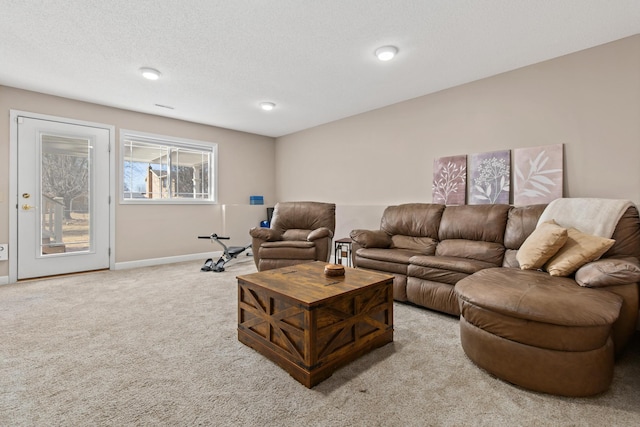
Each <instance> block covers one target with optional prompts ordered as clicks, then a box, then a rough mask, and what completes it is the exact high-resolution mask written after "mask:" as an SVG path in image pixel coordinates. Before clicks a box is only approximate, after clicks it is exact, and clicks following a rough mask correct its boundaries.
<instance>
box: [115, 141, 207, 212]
mask: <svg viewBox="0 0 640 427" xmlns="http://www.w3.org/2000/svg"><path fill="white" fill-rule="evenodd" d="M128 141H134V142H141V143H145V144H154V145H157V146H160V147H170V148H177V149H187V150H196V151H202V152H205V153H207V154H209V153H210V156H211V160H210V162H209V177H208V178H209V197H208V198H206V199H195V198H193V199H189V198H167V199H162V198H155V199H154V198H125V189H124V184H125V176H124V172H125V166H124V165H125V155H126V151H127V148H126V144H127V142H128ZM119 149H120V153H119V157H120V159H119V160H120V170H119V179H118V182H119V183H120V184H119V189H118V193H119V199H120V203H121V204H138V205H148V204H158V205H166V204H170V205H185V204H187V205H201V204H207V205H209V204H217V203H218V144H217V143H215V142H208V141H198V140H194V139H188V138H179V137H174V136H167V135H157V134H152V133H147V132H138V131H133V130H127V129H121V130H120V144H119Z"/></svg>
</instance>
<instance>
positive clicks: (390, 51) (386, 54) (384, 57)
mask: <svg viewBox="0 0 640 427" xmlns="http://www.w3.org/2000/svg"><path fill="white" fill-rule="evenodd" d="M397 53H398V48H397V47H395V46H382V47H379V48H377V49H376V56H377V57H378V59H379V60H380V61H389V60H390V59H393V57H394V56H396V54H397Z"/></svg>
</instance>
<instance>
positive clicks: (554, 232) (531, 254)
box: [516, 220, 567, 270]
mask: <svg viewBox="0 0 640 427" xmlns="http://www.w3.org/2000/svg"><path fill="white" fill-rule="evenodd" d="M566 241H567V229H566V228H563V227H560V226H559V225H558V224H556V223H555V221H553V220H551V221H547V222H543V223H542V224H540V225H539V226H538V227H536V229H535V230H533V233H531V234H530V235H529V237H527V239H526V240H525V241H524V242H522V245H521V246H520V249H518V253H517V254H516V259H517V260H518V264H520V268H521V269H522V270H536V269H538V268H542V266H543V265H544V263H545V262H547V261H548V260H549V259H550V258H551V257H552V256H554V255H555V254H556V253H557V252H558V251H559V250H560V248H562V246H564V244H565V242H566Z"/></svg>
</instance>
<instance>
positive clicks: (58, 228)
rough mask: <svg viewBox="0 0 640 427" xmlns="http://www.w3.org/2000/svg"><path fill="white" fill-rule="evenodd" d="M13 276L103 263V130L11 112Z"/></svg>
mask: <svg viewBox="0 0 640 427" xmlns="http://www.w3.org/2000/svg"><path fill="white" fill-rule="evenodd" d="M17 141H18V144H17V145H18V147H17V153H18V174H17V176H18V178H17V184H18V186H17V187H18V188H17V198H18V203H17V206H16V207H17V209H18V212H17V223H18V241H17V244H18V251H17V252H18V254H17V255H18V270H17V278H18V279H26V278H31V277H43V276H50V275H55V274H65V273H73V272H78V271H89V270H99V269H103V268H108V267H109V214H110V213H109V160H110V156H109V141H110V130H109V129H107V128H99V127H93V126H84V125H79V124H70V123H64V122H61V121H56V120H53V119H52V120H45V119H41V118H32V117H27V116H18V117H17Z"/></svg>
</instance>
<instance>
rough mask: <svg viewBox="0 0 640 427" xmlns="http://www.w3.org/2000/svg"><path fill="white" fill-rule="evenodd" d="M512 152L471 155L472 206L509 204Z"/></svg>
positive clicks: (470, 187)
mask: <svg viewBox="0 0 640 427" xmlns="http://www.w3.org/2000/svg"><path fill="white" fill-rule="evenodd" d="M510 174H511V151H510V150H504V151H492V152H489V153H479V154H470V155H469V185H468V191H469V197H468V203H469V204H470V205H486V204H498V203H504V204H508V203H509V196H510V195H511V186H510V176H511V175H510Z"/></svg>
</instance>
